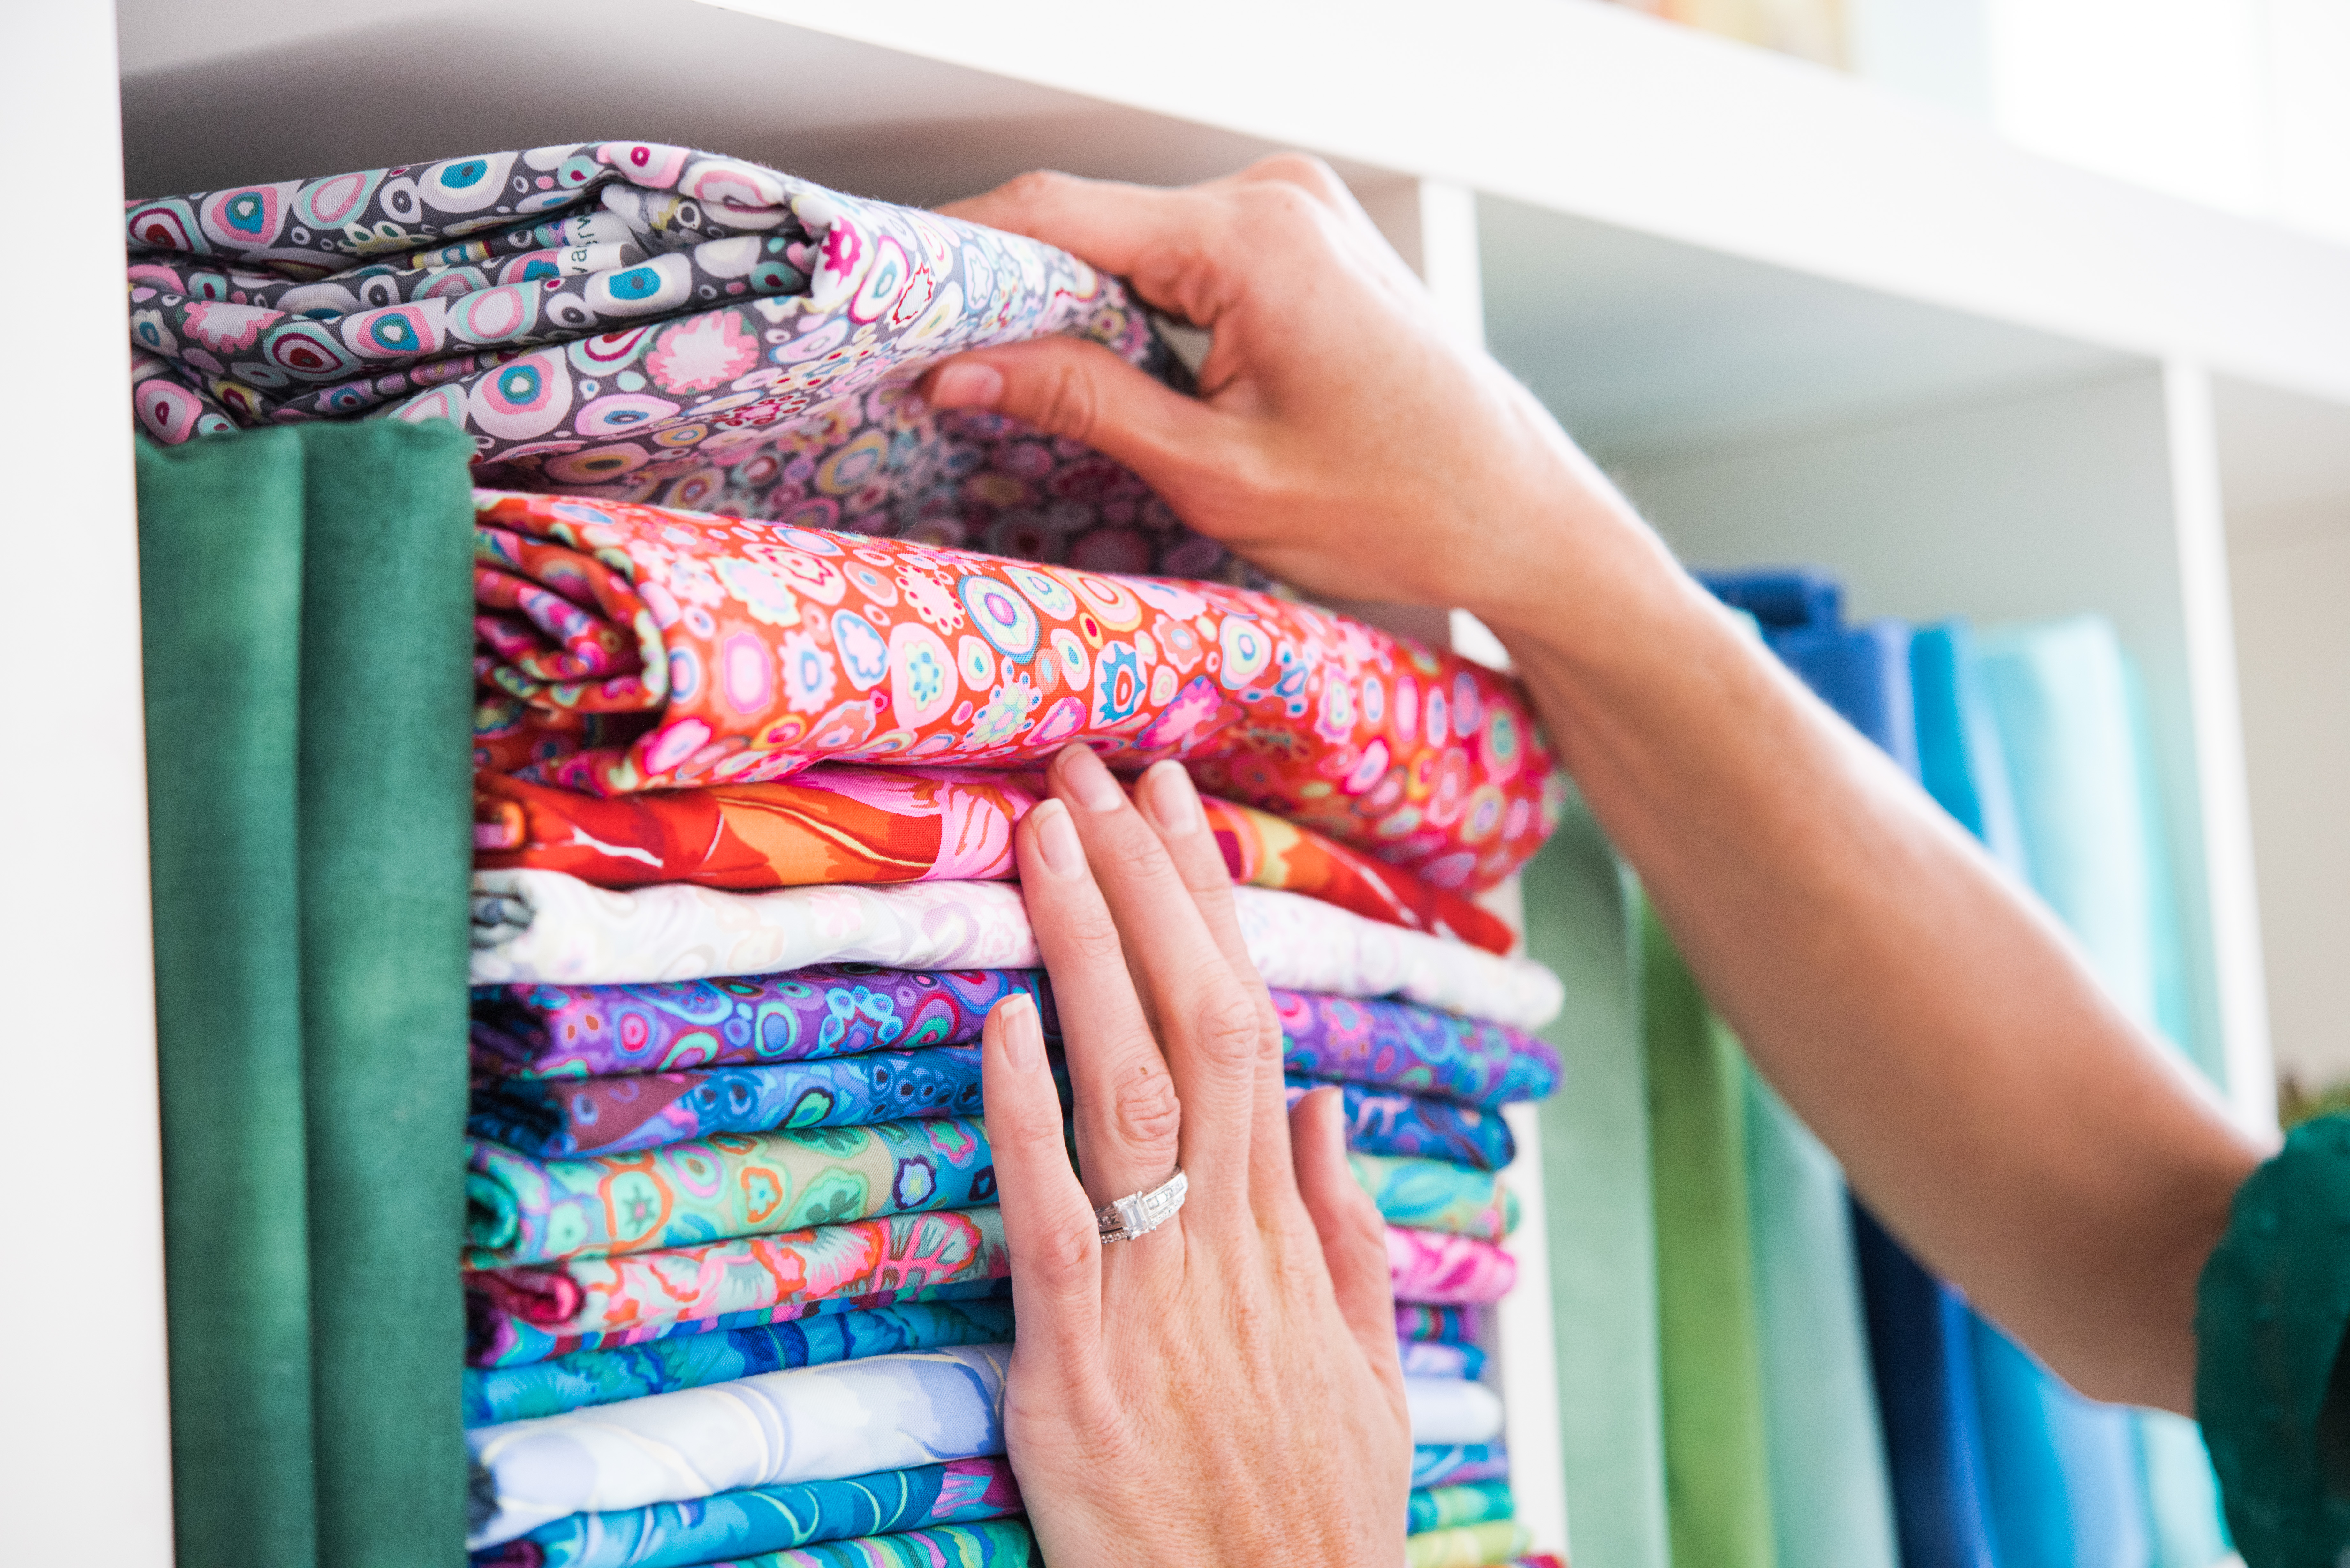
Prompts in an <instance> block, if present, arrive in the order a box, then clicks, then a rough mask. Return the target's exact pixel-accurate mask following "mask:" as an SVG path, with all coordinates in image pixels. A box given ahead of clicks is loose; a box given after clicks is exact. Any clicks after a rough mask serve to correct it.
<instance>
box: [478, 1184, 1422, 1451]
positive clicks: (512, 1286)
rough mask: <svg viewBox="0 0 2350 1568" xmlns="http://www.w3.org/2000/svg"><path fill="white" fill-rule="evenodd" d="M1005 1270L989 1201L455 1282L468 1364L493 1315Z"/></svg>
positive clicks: (649, 1323) (769, 1294) (643, 1305)
mask: <svg viewBox="0 0 2350 1568" xmlns="http://www.w3.org/2000/svg"><path fill="white" fill-rule="evenodd" d="M1446 1240H1455V1238H1446ZM1010 1272H1011V1257H1010V1254H1009V1253H1008V1252H1006V1251H1005V1250H1004V1246H1003V1217H1002V1216H1001V1215H1000V1214H999V1213H998V1212H997V1211H996V1210H994V1209H993V1208H992V1207H991V1208H986V1209H969V1210H934V1211H932V1212H931V1213H926V1214H893V1215H890V1216H889V1217H887V1218H884V1219H878V1220H850V1221H848V1222H847V1223H846V1224H840V1225H819V1226H815V1227H812V1228H810V1229H808V1230H805V1231H785V1232H783V1233H782V1234H780V1235H774V1236H743V1237H737V1238H735V1239H734V1240H732V1241H711V1242H705V1243H704V1244H702V1245H701V1246H698V1247H671V1248H665V1249H662V1250H660V1251H647V1252H629V1253H623V1254H620V1255H618V1256H614V1257H605V1258H574V1259H571V1260H569V1261H568V1262H562V1263H554V1264H543V1265H537V1266H533V1267H525V1268H511V1269H490V1270H484V1271H482V1272H477V1273H474V1274H472V1275H470V1276H468V1278H467V1281H466V1285H467V1288H468V1290H470V1291H472V1292H473V1293H475V1294H476V1295H479V1296H481V1297H483V1298H484V1303H485V1304H484V1306H483V1307H482V1308H480V1309H479V1310H478V1312H477V1316H478V1317H480V1318H481V1319H482V1320H483V1321H482V1322H481V1324H480V1325H479V1326H480V1327H482V1328H484V1329H485V1330H490V1331H493V1334H494V1330H495V1328H496V1327H497V1326H498V1324H499V1320H503V1319H514V1320H518V1321H519V1322H520V1323H522V1324H529V1325H531V1326H533V1327H535V1328H537V1329H540V1330H542V1331H543V1332H544V1334H546V1335H547V1336H550V1337H552V1338H554V1339H555V1340H556V1341H557V1342H560V1341H562V1340H564V1339H567V1338H568V1337H570V1336H572V1335H580V1336H586V1335H591V1334H593V1335H598V1336H604V1337H599V1338H598V1341H597V1344H598V1345H604V1344H612V1343H619V1344H637V1343H640V1342H641V1341H643V1340H647V1339H652V1338H655V1337H658V1336H659V1335H660V1334H661V1333H662V1332H663V1331H665V1330H668V1329H671V1328H672V1327H674V1326H676V1325H679V1324H689V1323H697V1322H705V1321H708V1320H711V1319H715V1318H723V1317H726V1316H728V1315H730V1314H736V1313H746V1312H754V1311H765V1310H767V1309H770V1308H773V1307H777V1306H783V1305H786V1304H791V1303H802V1302H811V1301H821V1300H824V1299H826V1298H827V1297H832V1296H862V1295H868V1294H871V1293H876V1292H880V1291H900V1290H911V1289H915V1288H918V1287H920V1286H924V1285H935V1284H947V1283H951V1282H964V1281H969V1280H975V1279H999V1278H1002V1277H1003V1276H1004V1275H1006V1274H1008V1273H1010ZM727 1326H730V1327H731V1326H739V1325H736V1324H729V1325H727ZM610 1336H618V1337H617V1338H613V1337H610ZM504 1343H505V1341H504V1336H502V1335H495V1334H494V1337H493V1339H492V1343H491V1344H490V1345H484V1346H483V1347H482V1348H481V1351H480V1353H479V1354H477V1355H476V1358H475V1360H474V1363H473V1364H474V1365H475V1366H501V1365H510V1364H511V1363H512V1361H513V1360H515V1359H518V1358H517V1357H514V1356H511V1355H502V1354H497V1352H498V1351H499V1350H501V1349H502V1348H504ZM587 1348H590V1346H589V1345H587V1344H584V1343H583V1344H577V1345H564V1346H563V1349H562V1351H556V1352H554V1354H562V1353H564V1352H567V1351H569V1350H577V1349H587ZM531 1359H539V1358H538V1357H532V1358H531ZM868 1468H871V1467H868Z"/></svg>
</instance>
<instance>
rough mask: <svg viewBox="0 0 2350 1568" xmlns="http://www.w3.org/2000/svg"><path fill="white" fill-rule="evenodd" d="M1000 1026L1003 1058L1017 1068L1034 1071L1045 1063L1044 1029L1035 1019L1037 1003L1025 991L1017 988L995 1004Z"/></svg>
mask: <svg viewBox="0 0 2350 1568" xmlns="http://www.w3.org/2000/svg"><path fill="white" fill-rule="evenodd" d="M995 1016H996V1017H997V1018H998V1019H1000V1020H1002V1022H1001V1023H999V1024H998V1025H997V1028H998V1029H999V1030H1000V1031H1001V1032H1002V1035H1003V1059H1004V1061H1006V1062H1008V1063H1010V1064H1012V1066H1013V1068H1014V1070H1015V1071H1017V1072H1022V1073H1033V1072H1035V1071H1036V1070H1037V1069H1038V1068H1039V1067H1042V1066H1043V1065H1044V1064H1045V1030H1044V1026H1043V1025H1042V1024H1040V1023H1037V1021H1036V1003H1035V1000H1034V999H1033V998H1031V997H1030V996H1029V995H1028V994H1027V993H1026V992H1015V993H1014V994H1013V995H1011V996H1007V997H1005V998H1004V999H1003V1001H1002V1002H997V1003H996V1004H995Z"/></svg>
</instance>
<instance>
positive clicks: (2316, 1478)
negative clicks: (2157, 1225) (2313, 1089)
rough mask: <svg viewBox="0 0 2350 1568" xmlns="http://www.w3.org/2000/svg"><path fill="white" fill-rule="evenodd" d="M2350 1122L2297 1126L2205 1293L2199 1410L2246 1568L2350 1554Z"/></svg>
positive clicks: (2229, 1238)
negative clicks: (2345, 1347) (2342, 1374)
mask: <svg viewBox="0 0 2350 1568" xmlns="http://www.w3.org/2000/svg"><path fill="white" fill-rule="evenodd" d="M2345 1324H2350V1116H2324V1117H2320V1118H2319V1119H2317V1120H2315V1121H2312V1122H2308V1123H2305V1124H2304V1125H2303V1126H2302V1127H2298V1128H2296V1129H2295V1130H2294V1131H2293V1136H2292V1137H2289V1138H2287V1139H2286V1140H2285V1146H2284V1148H2283V1151H2282V1153H2280V1154H2278V1155H2277V1157H2276V1158H2274V1159H2272V1160H2270V1161H2269V1162H2268V1163H2267V1164H2265V1165H2263V1166H2262V1167H2261V1168H2259V1169H2258V1170H2256V1171H2254V1172H2253V1173H2252V1176H2251V1179H2250V1180H2248V1181H2246V1182H2245V1183H2244V1185H2243V1188H2242V1189H2241V1191H2239V1192H2238V1193H2237V1194H2236V1199H2235V1206H2234V1209H2233V1210H2232V1212H2231V1213H2230V1217H2229V1220H2228V1231H2227V1234H2225V1235H2224V1236H2222V1237H2221V1238H2220V1245H2219V1246H2218V1247H2217V1248H2215V1249H2214V1250H2213V1251H2212V1253H2211V1257H2210V1262H2207V1263H2206V1264H2204V1266H2203V1277H2202V1280H2201V1282H2200V1283H2199V1286H2198V1288H2197V1292H2196V1312H2195V1337H2196V1341H2197V1345H2198V1349H2199V1355H2198V1357H2197V1365H2196V1372H2195V1408H2196V1414H2197V1415H2198V1416H2199V1417H2200V1418H2201V1420H2202V1423H2203V1438H2204V1442H2205V1444H2206V1446H2208V1447H2209V1448H2210V1452H2211V1463H2212V1467H2213V1468H2214V1469H2217V1470H2218V1471H2219V1474H2220V1493H2221V1496H2222V1498H2223V1500H2224V1501H2225V1502H2226V1505H2227V1513H2228V1526H2229V1529H2230V1531H2232V1532H2234V1534H2235V1538H2236V1549H2237V1550H2238V1551H2239V1552H2241V1553H2242V1555H2243V1558H2244V1562H2245V1563H2246V1564H2247V1565H2248V1568H2335V1564H2336V1563H2338V1562H2339V1561H2340V1560H2341V1559H2342V1554H2343V1552H2344V1551H2345V1548H2350V1384H2343V1383H2337V1376H2338V1374H2337V1366H2336V1359H2335V1353H2336V1352H2337V1351H2338V1350H2339V1349H2340V1348H2341V1345H2342V1338H2343V1329H2344V1326H2345Z"/></svg>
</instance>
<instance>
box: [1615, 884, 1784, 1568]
mask: <svg viewBox="0 0 2350 1568" xmlns="http://www.w3.org/2000/svg"><path fill="white" fill-rule="evenodd" d="M1640 935H1641V943H1640V947H1641V961H1640V975H1641V1000H1642V1006H1641V1027H1642V1032H1643V1033H1644V1034H1645V1035H1646V1037H1647V1043H1648V1115H1649V1123H1648V1126H1649V1138H1650V1157H1651V1159H1652V1161H1653V1166H1654V1169H1655V1171H1656V1205H1657V1296H1658V1314H1657V1315H1658V1323H1659V1338H1660V1340H1661V1342H1662V1360H1663V1368H1664V1376H1663V1386H1664V1408H1665V1497H1666V1505H1667V1512H1668V1517H1669V1521H1670V1523H1671V1531H1672V1552H1673V1565H1674V1568H1773V1565H1774V1564H1775V1563H1776V1562H1777V1552H1776V1550H1775V1547H1774V1536H1773V1520H1772V1517H1771V1475H1770V1459H1769V1454H1768V1451H1767V1449H1766V1447H1765V1444H1766V1440H1767V1439H1766V1438H1765V1435H1764V1434H1765V1428H1764V1425H1763V1364H1762V1351H1761V1345H1760V1343H1759V1341H1758V1339H1757V1317H1756V1300H1755V1291H1754V1256H1753V1248H1752V1237H1751V1229H1750V1209H1749V1204H1748V1198H1747V1188H1746V1137H1745V1089H1744V1081H1743V1076H1742V1075H1743V1072H1744V1061H1743V1058H1742V1057H1741V1056H1740V1054H1739V1052H1738V1046H1737V1044H1736V1043H1735V1042H1734V1041H1732V1040H1731V1037H1730V1035H1729V1033H1728V1032H1727V1031H1726V1030H1722V1029H1721V1028H1718V1027H1717V1026H1716V1025H1715V1023H1714V1021H1713V1017H1712V1015H1711V1012H1709V1011H1708V1009H1707V1007H1706V1004H1705V999H1704V997H1703V996H1701V995H1700V993H1699V992H1698V988H1697V981H1695V979H1694V978H1692V977H1691V976H1690V972H1689V970H1688V968H1687V967H1686V966H1685V965H1684V964H1683V963H1682V962H1681V959H1680V955H1679V953H1678V952H1676V951H1674V950H1673V944H1672V940H1671V939H1670V938H1669V937H1668V936H1667V935H1666V934H1665V929H1664V926H1663V924H1662V923H1661V922H1660V921H1659V920H1658V919H1657V918H1656V914H1655V912H1654V911H1653V910H1644V911H1643V914H1642V920H1641V929H1640ZM1790 1568H1793V1565H1790Z"/></svg>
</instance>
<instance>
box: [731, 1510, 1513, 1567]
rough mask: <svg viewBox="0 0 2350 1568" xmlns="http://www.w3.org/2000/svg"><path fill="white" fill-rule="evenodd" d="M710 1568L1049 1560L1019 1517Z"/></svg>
mask: <svg viewBox="0 0 2350 1568" xmlns="http://www.w3.org/2000/svg"><path fill="white" fill-rule="evenodd" d="M706 1568H1045V1559H1044V1557H1043V1555H1042V1554H1041V1553H1039V1552H1037V1550H1036V1538H1035V1535H1034V1534H1032V1533H1031V1532H1030V1531H1029V1529H1028V1521H1027V1520H1026V1519H1025V1518H1019V1519H996V1520H990V1521H988V1522H986V1523H984V1524H941V1525H934V1526H931V1528H929V1529H925V1530H904V1531H899V1532H897V1533H896V1534H894V1535H868V1536H862V1537H860V1538H858V1540H855V1541H835V1542H828V1543H827V1544H826V1545H823V1546H803V1547H800V1548H799V1549H797V1550H796V1551H792V1552H764V1553H762V1554H761V1555H759V1556H756V1557H735V1558H730V1559H728V1560H727V1561H726V1562H723V1563H709V1564H707V1565H706ZM1551 1568H1557V1564H1555V1563H1554V1564H1552V1565H1551Z"/></svg>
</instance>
